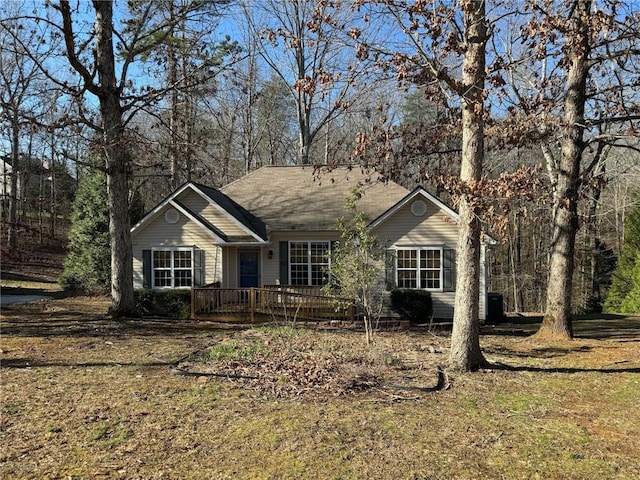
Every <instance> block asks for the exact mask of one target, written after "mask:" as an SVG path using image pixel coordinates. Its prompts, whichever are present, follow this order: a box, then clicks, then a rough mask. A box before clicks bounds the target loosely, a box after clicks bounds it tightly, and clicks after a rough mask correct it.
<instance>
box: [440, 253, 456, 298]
mask: <svg viewBox="0 0 640 480" xmlns="http://www.w3.org/2000/svg"><path fill="white" fill-rule="evenodd" d="M442 257H443V258H442V279H443V285H442V289H443V290H444V291H445V292H453V291H455V289H456V251H455V250H454V249H453V248H445V249H443V250H442Z"/></svg>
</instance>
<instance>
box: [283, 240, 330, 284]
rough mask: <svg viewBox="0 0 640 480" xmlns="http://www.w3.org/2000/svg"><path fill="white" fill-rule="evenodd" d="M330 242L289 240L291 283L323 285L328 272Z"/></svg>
mask: <svg viewBox="0 0 640 480" xmlns="http://www.w3.org/2000/svg"><path fill="white" fill-rule="evenodd" d="M330 249H331V244H330V242H323V241H309V242H308V241H295V242H289V282H290V283H291V285H324V284H325V283H326V282H327V279H328V273H329V266H330V265H329V252H330Z"/></svg>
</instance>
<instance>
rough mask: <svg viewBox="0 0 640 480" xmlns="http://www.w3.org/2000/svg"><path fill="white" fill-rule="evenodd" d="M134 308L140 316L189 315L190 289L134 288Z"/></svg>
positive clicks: (174, 316) (178, 316) (186, 316)
mask: <svg viewBox="0 0 640 480" xmlns="http://www.w3.org/2000/svg"><path fill="white" fill-rule="evenodd" d="M135 297H136V308H137V310H138V312H139V313H140V315H141V316H143V317H144V316H149V315H155V316H162V317H173V318H179V319H187V318H190V317H191V291H190V290H148V289H144V290H136V292H135Z"/></svg>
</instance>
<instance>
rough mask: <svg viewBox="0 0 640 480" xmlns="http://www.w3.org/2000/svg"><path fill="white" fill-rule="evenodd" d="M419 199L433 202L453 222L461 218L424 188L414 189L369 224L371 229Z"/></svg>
mask: <svg viewBox="0 0 640 480" xmlns="http://www.w3.org/2000/svg"><path fill="white" fill-rule="evenodd" d="M417 197H421V198H424V199H425V200H427V201H429V202H431V203H432V204H434V205H435V206H436V207H438V208H439V209H440V210H441V211H443V212H444V213H445V214H447V215H448V216H449V217H451V219H452V220H455V221H458V218H459V216H458V213H457V212H456V211H455V210H453V209H452V208H451V207H449V206H448V205H446V204H445V203H444V202H442V201H441V200H440V199H438V198H437V197H436V196H434V195H431V194H430V193H429V192H427V191H426V190H425V189H424V188H422V187H416V188H414V189H413V191H412V192H410V193H409V194H407V195H406V196H405V197H404V198H402V199H401V200H400V201H398V202H397V203H396V204H395V205H393V206H392V207H391V208H389V209H388V210H386V211H385V212H383V213H382V214H381V215H379V216H378V217H377V218H375V219H374V220H373V221H372V222H371V223H370V224H369V227H370V228H376V227H377V226H379V225H381V224H382V223H384V222H385V221H386V220H387V219H389V218H390V217H392V216H393V215H395V214H396V213H397V212H398V211H399V210H400V209H401V208H402V207H404V206H405V205H407V204H408V203H409V202H411V201H412V200H414V199H415V198H417Z"/></svg>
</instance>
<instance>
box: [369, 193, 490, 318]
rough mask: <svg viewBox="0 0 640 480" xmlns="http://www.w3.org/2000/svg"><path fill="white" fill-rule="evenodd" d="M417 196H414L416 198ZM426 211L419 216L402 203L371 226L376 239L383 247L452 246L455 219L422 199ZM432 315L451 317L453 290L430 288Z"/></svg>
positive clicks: (455, 234) (483, 281) (483, 307)
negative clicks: (393, 212) (373, 227)
mask: <svg viewBox="0 0 640 480" xmlns="http://www.w3.org/2000/svg"><path fill="white" fill-rule="evenodd" d="M420 198H421V197H417V198H416V199H420ZM424 202H425V203H426V205H427V210H426V212H425V213H424V215H422V216H416V215H414V214H413V213H412V212H411V204H412V203H413V202H409V203H408V204H407V205H405V206H403V207H402V208H401V209H400V210H398V211H397V212H396V213H395V214H394V215H393V216H391V217H390V218H387V219H386V220H385V221H384V222H383V223H382V224H380V225H378V226H377V228H376V229H375V232H374V233H375V234H376V235H377V237H378V240H379V241H380V242H381V243H382V244H383V245H384V246H385V247H386V248H393V247H415V246H428V247H446V248H453V249H455V248H456V245H457V241H458V227H457V225H456V222H455V220H453V219H452V218H451V217H450V216H449V215H447V214H446V213H444V212H443V211H442V210H440V208H438V207H437V206H436V205H434V204H433V203H431V202H429V201H428V200H426V199H425V200H424ZM484 260H485V249H484V247H483V248H482V251H481V257H480V262H481V275H480V298H479V301H480V319H481V320H484V319H485V318H486V297H487V295H486V278H485V277H486V270H485V266H484ZM431 298H432V300H433V315H434V317H435V318H453V305H454V303H455V292H438V291H431Z"/></svg>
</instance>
